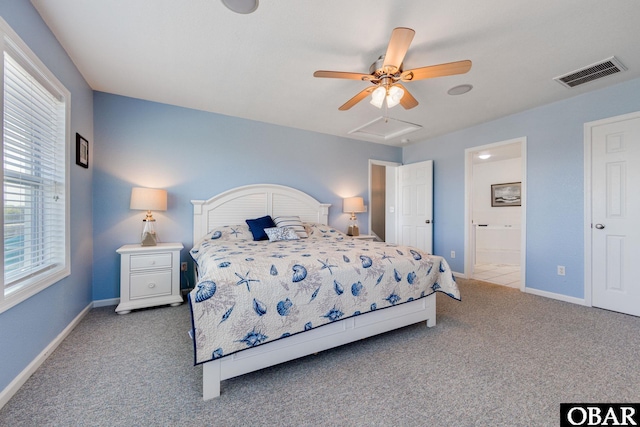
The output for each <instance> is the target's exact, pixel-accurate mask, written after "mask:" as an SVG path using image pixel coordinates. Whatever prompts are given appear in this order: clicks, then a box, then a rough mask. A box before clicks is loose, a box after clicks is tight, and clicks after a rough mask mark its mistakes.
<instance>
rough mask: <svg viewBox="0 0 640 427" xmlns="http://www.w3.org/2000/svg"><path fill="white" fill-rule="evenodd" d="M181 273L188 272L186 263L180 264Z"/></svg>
mask: <svg viewBox="0 0 640 427" xmlns="http://www.w3.org/2000/svg"><path fill="white" fill-rule="evenodd" d="M180 271H187V263H186V262H182V263H180Z"/></svg>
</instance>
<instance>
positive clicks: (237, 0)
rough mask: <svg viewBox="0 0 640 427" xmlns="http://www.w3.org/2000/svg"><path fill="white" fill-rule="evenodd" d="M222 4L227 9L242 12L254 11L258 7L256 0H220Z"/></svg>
mask: <svg viewBox="0 0 640 427" xmlns="http://www.w3.org/2000/svg"><path fill="white" fill-rule="evenodd" d="M222 4H224V5H225V6H226V7H227V8H228V9H229V10H232V11H234V12H236V13H242V14H247V13H251V12H254V11H255V10H256V9H257V8H258V0H222Z"/></svg>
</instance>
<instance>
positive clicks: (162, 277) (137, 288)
mask: <svg viewBox="0 0 640 427" xmlns="http://www.w3.org/2000/svg"><path fill="white" fill-rule="evenodd" d="M132 258H133V257H132ZM130 285H131V287H130V291H129V292H130V293H129V298H130V299H135V298H147V297H152V296H153V297H155V296H159V295H170V294H171V270H166V271H157V272H153V273H151V272H150V273H141V274H132V275H131V283H130Z"/></svg>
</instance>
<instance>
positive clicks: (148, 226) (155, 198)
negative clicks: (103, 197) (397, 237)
mask: <svg viewBox="0 0 640 427" xmlns="http://www.w3.org/2000/svg"><path fill="white" fill-rule="evenodd" d="M129 207H130V208H131V209H137V210H143V211H147V216H146V218H145V219H143V220H142V223H143V227H142V238H141V240H140V244H141V245H142V246H155V245H157V244H158V235H157V234H156V227H155V222H156V220H155V219H154V218H153V215H151V211H152V210H154V211H166V210H167V190H159V189H155V188H141V187H134V188H133V189H132V190H131V205H130V206H129Z"/></svg>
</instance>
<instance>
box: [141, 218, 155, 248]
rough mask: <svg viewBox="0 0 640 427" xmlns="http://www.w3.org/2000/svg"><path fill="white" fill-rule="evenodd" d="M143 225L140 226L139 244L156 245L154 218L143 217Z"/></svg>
mask: <svg viewBox="0 0 640 427" xmlns="http://www.w3.org/2000/svg"><path fill="white" fill-rule="evenodd" d="M142 222H143V223H144V226H143V227H142V239H141V240H140V246H156V245H157V244H158V235H157V234H156V230H155V225H154V223H155V222H156V221H155V220H154V219H150V220H149V219H143V220H142Z"/></svg>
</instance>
